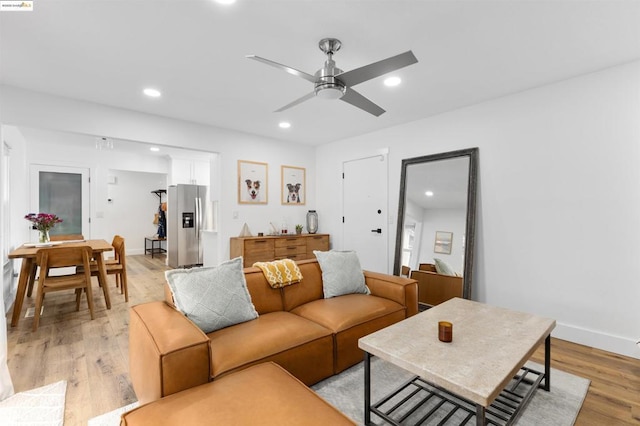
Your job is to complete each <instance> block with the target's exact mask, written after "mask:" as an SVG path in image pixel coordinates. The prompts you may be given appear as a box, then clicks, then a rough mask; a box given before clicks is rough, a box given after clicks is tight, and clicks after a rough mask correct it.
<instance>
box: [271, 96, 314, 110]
mask: <svg viewBox="0 0 640 426" xmlns="http://www.w3.org/2000/svg"><path fill="white" fill-rule="evenodd" d="M315 95H316V92H311V93H307V94H306V95H304V96H303V97H301V98H298V99H296V100H295V101H293V102H291V103H289V104H286V105H285V106H283V107H282V108H280V109H277V110H275V111H274V112H280V111H284V110H285V109H289V108H291V107H294V106H296V105H298V104H301V103H303V102H304V101H307V100H309V99H311V98H313V97H314V96H315Z"/></svg>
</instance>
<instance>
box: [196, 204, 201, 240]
mask: <svg viewBox="0 0 640 426" xmlns="http://www.w3.org/2000/svg"><path fill="white" fill-rule="evenodd" d="M201 227H202V204H201V199H200V197H196V238H197V239H198V240H200V228H201Z"/></svg>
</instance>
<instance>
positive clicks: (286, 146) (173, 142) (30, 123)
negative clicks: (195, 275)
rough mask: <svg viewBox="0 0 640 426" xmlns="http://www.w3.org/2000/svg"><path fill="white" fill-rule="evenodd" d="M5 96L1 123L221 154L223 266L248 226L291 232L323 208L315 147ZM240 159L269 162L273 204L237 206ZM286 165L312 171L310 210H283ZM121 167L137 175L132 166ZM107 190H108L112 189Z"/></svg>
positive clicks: (39, 97)
mask: <svg viewBox="0 0 640 426" xmlns="http://www.w3.org/2000/svg"><path fill="white" fill-rule="evenodd" d="M0 93H1V95H2V96H0V108H2V111H3V116H2V120H3V124H5V125H13V126H19V127H20V128H27V127H28V128H31V129H46V130H47V132H59V133H60V134H66V135H69V136H70V137H72V136H73V135H79V136H83V137H89V138H93V137H95V136H103V137H108V138H112V139H124V140H131V141H139V142H146V143H153V144H156V145H159V146H162V145H165V146H180V147H184V148H190V149H195V150H203V151H210V152H217V153H219V157H218V158H217V159H216V161H217V162H218V163H219V167H218V168H217V169H216V171H215V173H216V174H217V177H216V178H214V179H216V180H218V181H219V182H220V187H219V188H213V190H214V193H218V195H219V204H218V209H219V213H220V215H219V217H218V228H219V238H218V244H219V247H218V248H219V250H217V251H216V252H217V253H219V260H224V259H228V257H229V238H230V237H232V236H237V235H238V234H239V233H240V230H241V229H242V225H243V224H244V223H245V222H246V223H247V224H248V225H249V228H250V229H251V231H252V232H253V234H254V235H255V234H257V233H258V232H267V231H268V226H269V222H273V223H274V224H276V225H278V224H280V223H282V221H283V220H285V221H286V222H287V223H288V224H290V226H293V224H295V223H304V221H305V215H306V212H307V210H309V209H314V208H316V205H315V204H316V203H315V199H316V192H315V161H314V152H315V149H314V148H313V147H310V146H306V145H302V144H296V143H289V142H281V141H276V140H272V139H266V138H262V137H259V136H255V135H250V134H245V133H240V132H235V131H230V130H225V129H219V128H214V127H210V126H205V125H200V124H195V123H190V122H185V121H180V120H173V119H168V118H165V117H160V116H154V115H149V114H142V113H136V112H133V111H128V110H122V109H118V108H112V107H108V106H104V105H98V104H92V103H88V102H80V101H75V100H71V99H67V98H61V97H57V96H50V95H45V94H42V93H36V92H31V91H27V90H23V89H19V88H16V87H11V86H0ZM274 125H275V123H274ZM53 147H55V144H51V145H49V146H47V147H43V148H42V153H43V155H44V154H46V153H49V152H51V151H52V148H53ZM91 149H92V150H93V151H94V152H93V154H92V155H88V156H85V157H84V159H83V160H84V161H89V162H91V161H94V158H95V157H96V154H95V149H93V145H92V146H91ZM238 160H249V161H259V162H264V163H268V165H269V168H268V190H269V203H268V204H267V205H246V204H243V205H239V204H238V203H237V161H238ZM281 165H289V166H296V167H304V168H306V181H307V182H306V183H307V194H306V195H307V204H306V205H304V206H291V205H281V204H280V166H281ZM120 169H128V170H136V169H135V168H131V169H130V168H128V167H121V168H120ZM144 171H148V170H144ZM217 178H219V179H217ZM97 180H98V181H100V182H102V181H103V180H104V181H105V182H106V177H103V178H100V176H97ZM105 185H106V183H105ZM92 189H93V187H92ZM96 191H98V189H96ZM104 191H105V192H106V189H105V190H104ZM101 203H104V204H101ZM18 208H22V209H23V210H24V209H26V206H25V205H19V206H18ZM104 209H106V201H102V200H98V201H97V204H95V205H93V206H92V221H93V220H94V219H96V218H95V216H96V212H99V211H104ZM96 223H99V222H96ZM93 231H95V232H93ZM92 233H93V236H94V237H95V238H111V237H112V235H108V233H106V232H104V231H103V230H102V229H101V228H100V227H98V228H94V229H92ZM18 241H23V240H18Z"/></svg>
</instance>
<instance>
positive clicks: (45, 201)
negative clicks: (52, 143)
mask: <svg viewBox="0 0 640 426" xmlns="http://www.w3.org/2000/svg"><path fill="white" fill-rule="evenodd" d="M30 173H31V179H30V180H31V191H30V194H31V200H30V205H31V212H32V213H51V214H55V215H57V216H58V217H60V218H61V219H62V220H63V222H62V223H59V224H57V225H56V226H55V227H54V228H53V229H52V230H51V232H50V233H51V235H57V234H82V235H84V237H85V238H90V233H91V231H90V221H89V217H90V216H89V205H90V204H89V169H86V168H80V167H63V166H48V165H42V164H33V165H31V170H30ZM37 238H38V235H37V231H32V235H31V241H37Z"/></svg>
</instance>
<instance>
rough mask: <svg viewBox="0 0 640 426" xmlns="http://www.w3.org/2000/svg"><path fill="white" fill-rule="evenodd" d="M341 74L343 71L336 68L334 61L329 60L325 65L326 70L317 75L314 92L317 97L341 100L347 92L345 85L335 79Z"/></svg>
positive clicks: (320, 70) (321, 70) (323, 69)
mask: <svg viewBox="0 0 640 426" xmlns="http://www.w3.org/2000/svg"><path fill="white" fill-rule="evenodd" d="M341 73H342V70H341V69H340V68H337V67H336V63H335V62H334V61H333V60H332V59H328V60H327V61H326V62H325V63H324V68H321V69H319V70H318V72H316V73H315V77H316V83H315V87H314V91H315V93H316V96H317V97H319V98H322V99H338V98H341V97H342V96H343V95H344V93H345V91H346V90H347V87H346V86H345V84H344V83H343V82H342V81H340V80H339V79H337V78H336V77H335V76H336V75H339V74H341Z"/></svg>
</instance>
